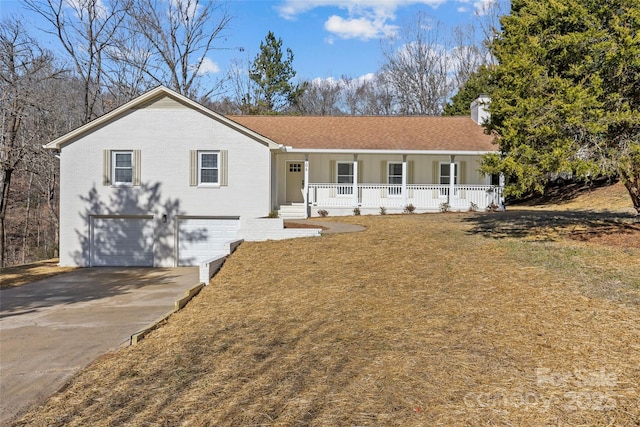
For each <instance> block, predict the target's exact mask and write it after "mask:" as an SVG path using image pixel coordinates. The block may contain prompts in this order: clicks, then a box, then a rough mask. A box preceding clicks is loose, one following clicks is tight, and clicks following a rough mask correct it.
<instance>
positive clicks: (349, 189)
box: [336, 161, 354, 196]
mask: <svg viewBox="0 0 640 427" xmlns="http://www.w3.org/2000/svg"><path fill="white" fill-rule="evenodd" d="M340 165H348V166H349V171H350V172H351V174H350V175H344V174H340ZM341 176H342V177H348V176H350V177H351V182H340V177H341ZM353 180H354V176H353V162H340V161H337V162H336V184H338V185H339V186H338V195H339V196H353ZM347 184H350V185H349V186H346V185H347Z"/></svg>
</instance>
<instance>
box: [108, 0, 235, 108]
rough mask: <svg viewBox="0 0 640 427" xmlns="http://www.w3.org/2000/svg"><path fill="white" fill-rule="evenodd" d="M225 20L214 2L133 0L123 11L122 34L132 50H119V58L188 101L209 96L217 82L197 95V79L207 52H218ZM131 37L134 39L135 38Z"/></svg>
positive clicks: (221, 7)
mask: <svg viewBox="0 0 640 427" xmlns="http://www.w3.org/2000/svg"><path fill="white" fill-rule="evenodd" d="M230 20H231V16H230V15H229V14H228V13H227V11H226V8H225V5H224V3H221V2H219V1H216V0H211V1H200V0H172V1H164V0H135V2H134V5H133V7H129V8H128V24H127V26H128V29H129V34H130V35H131V39H130V40H131V41H134V42H135V43H136V45H135V47H132V46H130V45H129V46H127V45H126V44H125V45H121V47H120V49H121V51H122V53H123V58H124V57H126V58H128V61H129V62H130V63H131V64H133V65H135V66H136V67H137V68H138V69H140V70H144V72H145V73H146V75H147V77H148V78H149V79H150V80H151V81H153V82H155V84H164V85H167V86H168V87H170V88H171V89H173V90H175V91H176V92H179V93H181V94H183V95H185V96H188V97H192V98H195V97H198V96H200V97H205V98H206V97H209V96H211V95H212V94H214V93H215V92H216V91H217V90H219V89H220V87H221V84H222V82H217V83H216V84H214V85H213V86H212V87H209V88H208V89H207V90H204V92H201V90H202V88H201V86H200V80H201V77H202V76H203V75H204V74H205V73H206V72H207V71H210V70H209V69H208V68H207V67H208V66H211V65H212V64H213V63H212V61H211V59H210V58H209V55H210V54H211V52H212V51H213V50H215V49H217V48H219V47H216V46H215V42H216V40H218V39H219V38H221V37H222V36H223V32H224V30H225V29H226V28H227V26H228V24H229V22H230ZM136 35H137V37H136Z"/></svg>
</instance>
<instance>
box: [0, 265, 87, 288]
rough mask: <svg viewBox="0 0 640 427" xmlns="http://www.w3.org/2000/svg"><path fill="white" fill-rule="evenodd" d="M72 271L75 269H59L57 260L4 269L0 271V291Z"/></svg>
mask: <svg viewBox="0 0 640 427" xmlns="http://www.w3.org/2000/svg"><path fill="white" fill-rule="evenodd" d="M72 270H75V268H74V267H59V266H58V259H57V258H54V259H49V260H45V261H38V262H34V263H30V264H23V265H16V266H13V267H6V268H3V269H1V270H0V277H1V278H2V280H1V281H0V289H6V288H13V287H16V286H21V285H24V284H27V283H31V282H35V281H37V280H42V279H46V278H47V277H51V276H55V275H58V274H62V273H67V272H69V271H72Z"/></svg>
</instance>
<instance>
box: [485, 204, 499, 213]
mask: <svg viewBox="0 0 640 427" xmlns="http://www.w3.org/2000/svg"><path fill="white" fill-rule="evenodd" d="M499 209H500V206H498V205H496V204H495V203H491V204H490V205H489V206H487V210H488V211H489V212H497V211H498V210H499Z"/></svg>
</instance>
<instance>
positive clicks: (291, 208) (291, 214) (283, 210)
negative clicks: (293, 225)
mask: <svg viewBox="0 0 640 427" xmlns="http://www.w3.org/2000/svg"><path fill="white" fill-rule="evenodd" d="M278 215H279V217H280V218H282V219H303V218H306V217H307V215H306V212H305V209H304V203H292V204H290V205H281V206H280V209H279V210H278Z"/></svg>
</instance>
